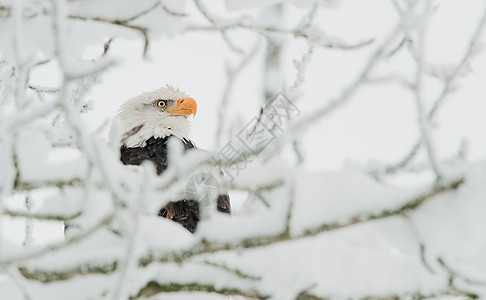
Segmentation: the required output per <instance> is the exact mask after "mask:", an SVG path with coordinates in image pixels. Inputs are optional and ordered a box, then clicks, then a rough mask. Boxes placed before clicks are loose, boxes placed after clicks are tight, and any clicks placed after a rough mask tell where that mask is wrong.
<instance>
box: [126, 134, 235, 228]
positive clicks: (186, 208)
mask: <svg viewBox="0 0 486 300" xmlns="http://www.w3.org/2000/svg"><path fill="white" fill-rule="evenodd" d="M171 138H175V139H177V140H179V141H181V142H182V144H183V145H184V149H185V150H186V151H187V150H190V149H197V148H196V147H195V146H194V144H193V143H192V142H191V141H189V140H187V139H182V140H180V139H178V138H177V137H174V136H168V137H164V138H153V137H152V138H150V139H148V140H147V142H146V145H145V146H144V147H133V148H128V147H126V146H122V147H121V148H120V154H121V161H122V162H123V163H124V164H125V165H140V164H142V163H143V162H144V161H146V160H149V161H151V162H152V163H153V164H154V166H155V168H156V169H157V174H158V175H160V174H162V173H163V172H164V171H165V169H167V167H168V165H167V164H168V160H167V149H168V148H167V143H168V141H169V139H171ZM217 208H218V211H220V212H224V213H228V214H231V205H230V199H229V196H228V195H227V194H223V195H218V198H217ZM159 216H162V217H164V218H168V219H171V220H173V221H175V222H177V223H180V224H182V226H184V227H185V228H186V229H187V230H189V231H190V232H194V231H195V230H196V228H197V223H198V221H199V217H200V216H199V203H198V202H197V201H196V200H194V199H180V200H178V201H173V202H169V203H168V204H167V205H166V206H165V207H163V208H161V209H160V211H159Z"/></svg>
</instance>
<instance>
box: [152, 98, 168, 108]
mask: <svg viewBox="0 0 486 300" xmlns="http://www.w3.org/2000/svg"><path fill="white" fill-rule="evenodd" d="M155 105H156V106H157V107H159V108H164V107H165V106H166V105H167V101H166V100H157V102H155Z"/></svg>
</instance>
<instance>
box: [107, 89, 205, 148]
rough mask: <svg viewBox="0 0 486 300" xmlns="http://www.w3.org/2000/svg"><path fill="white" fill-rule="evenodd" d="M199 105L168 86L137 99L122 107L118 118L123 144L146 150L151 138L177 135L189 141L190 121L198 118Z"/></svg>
mask: <svg viewBox="0 0 486 300" xmlns="http://www.w3.org/2000/svg"><path fill="white" fill-rule="evenodd" d="M196 111H197V104H196V101H195V100H194V99H193V98H190V97H188V95H187V94H186V93H184V92H183V91H181V90H180V89H179V88H177V89H176V88H174V87H172V86H170V85H166V86H165V87H162V88H160V89H158V90H155V91H152V92H147V93H143V94H141V95H139V96H136V97H133V98H131V99H130V100H128V101H127V102H125V103H124V104H122V105H121V106H120V109H119V111H118V113H117V115H116V117H115V126H118V128H117V132H120V133H121V134H122V139H121V143H122V144H123V145H125V146H127V147H143V146H145V142H146V141H147V140H148V139H149V138H151V137H155V138H158V137H165V136H168V135H175V136H177V137H179V138H188V135H189V131H190V129H191V126H190V123H189V119H188V117H189V116H190V115H193V116H196Z"/></svg>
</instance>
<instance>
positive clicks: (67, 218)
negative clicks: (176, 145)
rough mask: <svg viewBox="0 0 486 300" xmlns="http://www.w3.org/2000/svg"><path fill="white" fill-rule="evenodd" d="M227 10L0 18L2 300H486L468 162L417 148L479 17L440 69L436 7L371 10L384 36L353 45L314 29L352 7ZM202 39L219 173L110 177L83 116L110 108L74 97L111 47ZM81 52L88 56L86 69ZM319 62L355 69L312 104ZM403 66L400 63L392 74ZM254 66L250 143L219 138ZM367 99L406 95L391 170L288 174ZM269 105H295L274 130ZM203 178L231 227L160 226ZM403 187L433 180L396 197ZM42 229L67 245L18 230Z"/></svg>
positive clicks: (209, 161)
mask: <svg viewBox="0 0 486 300" xmlns="http://www.w3.org/2000/svg"><path fill="white" fill-rule="evenodd" d="M341 2H342V3H341ZM135 3H136V4H135ZM225 3H226V5H227V6H228V8H229V11H228V12H227V13H221V7H218V6H217V5H214V4H211V2H209V1H203V0H194V1H169V0H165V1H163V0H160V1H155V0H154V1H149V0H144V1H137V2H133V1H114V0H113V1H112V0H103V1H63V0H52V1H3V2H0V41H1V43H0V187H1V190H0V272H1V275H0V298H1V299H22V298H23V299H66V297H68V298H69V299H147V298H148V299H159V297H164V299H165V297H166V298H167V299H172V298H171V297H177V296H180V297H182V298H183V299H186V298H193V299H227V297H226V296H231V297H232V299H301V300H302V299H329V298H330V299H342V298H356V299H366V298H372V299H390V298H437V297H461V298H481V297H485V296H486V273H485V272H484V270H486V259H485V257H486V256H485V249H486V248H485V247H486V232H485V228H486V224H485V221H484V215H485V213H486V202H485V201H484V199H485V197H486V186H485V184H484V182H485V180H486V165H485V162H484V160H482V161H479V162H478V161H467V158H466V157H465V154H464V153H465V150H464V149H465V146H464V147H463V146H461V147H460V149H459V151H457V152H458V154H457V155H455V156H454V157H452V158H450V157H449V158H448V159H444V158H443V156H441V155H440V153H439V151H437V150H438V149H440V147H441V145H440V144H439V143H438V142H437V140H436V139H435V136H436V133H437V128H438V127H440V125H441V124H440V123H438V121H437V114H438V111H440V110H441V109H443V108H444V107H446V105H447V103H448V101H446V100H448V99H449V98H451V95H452V94H453V92H455V91H458V90H459V89H460V88H461V86H460V85H459V81H460V79H462V78H465V77H467V76H469V75H471V74H472V73H473V72H466V71H468V70H469V69H471V70H474V68H469V67H468V66H471V65H472V62H473V59H474V58H475V57H476V56H480V55H481V52H480V51H479V50H480V47H479V45H481V44H482V43H484V31H483V28H484V26H485V22H486V11H484V10H486V7H484V6H483V13H482V15H481V16H480V17H479V18H478V19H477V20H475V21H476V27H475V28H474V29H473V31H472V32H471V33H470V36H469V39H468V41H467V42H466V44H465V45H463V46H464V47H463V48H464V49H465V50H464V53H463V54H462V55H461V57H460V58H459V59H458V60H457V61H454V62H450V63H449V64H447V67H444V65H440V64H434V63H432V60H431V55H433V54H431V53H429V52H428V51H426V50H427V47H426V45H427V39H428V38H430V36H429V35H428V32H429V26H430V24H432V23H433V22H434V20H435V19H434V18H435V15H434V13H435V12H436V11H437V8H436V6H435V4H436V3H435V2H434V1H392V3H388V6H386V5H385V6H384V8H385V9H384V11H387V12H388V13H389V14H393V15H394V16H395V19H393V20H394V25H393V26H390V28H386V29H387V30H386V32H385V33H384V34H382V35H377V36H367V35H365V36H360V37H359V38H356V36H354V37H349V36H348V35H347V34H346V32H345V31H346V30H344V29H343V32H341V31H340V29H339V27H332V26H324V25H323V24H325V23H322V22H323V20H324V21H326V20H327V19H326V17H328V14H329V11H333V12H337V13H338V12H340V10H341V9H343V10H345V9H349V8H348V7H347V5H348V6H349V5H351V6H352V5H353V4H350V3H347V2H346V1H322V2H318V1H302V2H300V1H261V2H258V3H257V2H255V1H248V2H245V3H243V2H242V1H236V0H228V1H226V2H225ZM337 4H341V5H337ZM354 5H357V4H354ZM330 7H332V10H329V8H330ZM386 9H388V10H386ZM275 12H278V13H276V14H274V13H275ZM269 14H272V15H269ZM286 15H291V17H290V19H291V20H292V21H287V19H285V16H286ZM350 22H351V21H350ZM242 32H243V33H244V34H245V35H248V36H250V38H247V39H246V40H245V39H242V38H241V36H240V35H239V34H241V33H242ZM209 34H210V35H217V36H218V37H219V38H220V39H221V41H222V43H221V45H214V47H215V48H216V47H219V46H222V47H224V49H223V50H222V52H221V53H223V54H224V55H226V56H225V57H222V58H221V63H222V64H223V63H224V64H225V66H226V73H225V74H226V75H227V76H226V77H225V78H223V80H222V81H223V84H222V85H221V90H220V91H219V95H220V98H219V100H218V101H217V109H215V111H216V114H215V115H218V120H217V122H216V123H217V124H216V127H215V129H216V130H215V132H216V137H215V140H216V145H217V146H222V147H224V146H223V145H224V143H225V142H228V141H229V140H231V142H232V143H234V144H231V145H235V144H237V142H238V143H239V144H237V145H238V146H237V147H236V148H234V149H233V150H235V151H236V154H237V157H235V156H232V158H233V160H230V159H229V158H228V157H223V156H221V155H218V154H221V152H222V151H220V152H217V150H216V151H215V153H209V152H199V153H192V154H188V155H185V156H182V154H180V155H178V154H174V155H173V156H172V158H171V159H173V161H174V162H176V163H174V164H172V165H171V167H170V168H169V169H168V170H167V171H166V172H165V173H164V174H163V176H156V175H155V172H154V170H153V168H151V166H150V165H142V166H140V167H133V166H125V165H122V164H121V162H120V161H119V152H118V149H116V146H113V145H111V144H110V143H109V141H108V137H106V136H104V135H102V134H100V133H99V132H103V126H102V127H100V128H99V129H97V130H95V131H93V130H90V129H88V128H89V126H88V124H86V121H85V119H84V118H83V117H84V116H85V115H86V114H90V113H92V112H93V111H95V112H96V111H97V109H98V105H99V104H101V101H115V100H112V99H91V98H90V92H91V91H92V88H93V87H103V81H102V79H103V76H105V75H106V74H109V70H110V68H113V67H114V66H115V64H116V63H119V61H118V60H116V59H114V58H115V57H116V55H112V52H113V51H115V50H116V47H117V44H116V41H117V40H122V39H136V40H137V41H141V43H142V48H141V49H140V51H139V52H137V58H138V57H139V56H143V57H144V58H151V52H150V47H151V45H152V44H153V43H152V42H153V41H154V40H157V39H158V38H159V37H160V36H161V35H163V36H167V35H168V36H172V37H180V36H184V35H209ZM348 34H349V32H348ZM246 41H250V42H249V43H246ZM166 42H167V43H171V42H172V40H168V41H166ZM90 45H91V46H92V45H96V47H97V49H98V50H99V51H98V52H97V53H98V56H96V57H95V58H94V59H90V60H88V59H85V58H84V57H85V49H86V47H87V46H90ZM262 45H264V46H265V47H263V46H262ZM292 47H300V48H298V49H300V50H299V51H297V52H299V53H298V55H295V56H290V55H289V53H294V54H295V53H296V50H295V48H292ZM263 49H264V50H263ZM196 50H198V49H196ZM219 50H221V49H219ZM292 51H293V52H292ZM263 52H265V53H263ZM191 53H192V52H191ZM194 53H196V52H194ZM336 53H339V55H344V56H345V57H346V59H348V58H349V59H355V57H358V59H357V60H354V62H357V63H356V66H355V67H356V68H355V69H353V70H354V72H349V74H348V73H346V74H345V76H344V79H345V80H343V82H342V83H341V84H342V85H341V86H339V88H338V89H337V90H336V91H337V92H336V93H334V94H333V95H330V96H327V94H325V95H326V96H325V97H322V98H319V99H314V100H316V101H310V100H312V99H309V98H306V96H307V95H308V94H309V93H312V89H313V88H314V87H312V84H309V81H310V80H309V73H310V71H311V69H316V68H318V69H322V70H324V69H326V68H327V67H328V66H327V65H326V64H324V65H319V62H322V61H319V60H318V58H319V57H322V56H324V57H325V58H326V59H328V58H327V55H331V57H334V56H332V55H335V54H336ZM197 54H198V55H199V53H197ZM275 54H277V55H275ZM336 57H337V56H336ZM404 57H405V58H404ZM402 59H405V60H406V62H407V67H406V68H405V67H403V68H397V67H396V65H394V63H395V62H396V61H395V60H402ZM287 60H288V61H287ZM235 61H236V63H234V62H235ZM252 65H253V69H255V67H254V66H255V65H257V66H258V69H259V70H260V71H261V72H262V74H263V75H262V78H263V82H261V83H260V84H259V87H260V89H261V91H259V93H260V100H261V101H259V102H258V103H259V107H258V109H255V112H254V119H252V122H250V123H248V124H250V125H251V126H249V127H248V128H243V129H245V130H248V131H242V130H241V128H237V130H235V124H236V122H234V120H237V118H232V116H233V115H231V113H232V112H231V110H232V108H234V107H236V108H237V109H239V108H240V106H239V105H240V103H237V102H235V101H232V100H231V98H232V96H235V93H236V91H238V85H239V84H241V81H242V80H243V78H248V75H247V74H245V72H246V71H247V70H249V69H252ZM288 65H290V66H291V68H293V69H292V72H289V70H288V69H289V68H288ZM286 66H287V67H286ZM191 67H193V66H182V68H187V69H190V68H191ZM42 68H46V69H44V71H39V70H40V69H42ZM46 70H48V71H46ZM341 71H342V70H340V69H336V70H333V72H334V73H335V74H334V75H335V76H340V75H342V74H340V72H341ZM36 72H41V73H42V72H44V73H43V74H44V75H45V76H52V77H53V78H54V77H55V79H53V80H51V81H50V82H51V84H44V83H42V80H40V81H36V80H34V79H33V78H35V76H34V74H35V73H36ZM314 72H315V70H314ZM319 74H320V73H319ZM323 74H324V73H323ZM245 76H246V77H245ZM134 77H136V76H134ZM208 77H209V76H208ZM322 78H323V79H322V82H320V84H322V86H323V87H324V88H326V89H328V88H330V86H329V83H328V82H327V81H326V78H325V77H324V76H323V77H322ZM51 79H52V78H51ZM310 79H315V78H310ZM134 80H137V78H134ZM208 80H209V79H208ZM247 80H248V79H247ZM252 80H253V78H252ZM431 80H434V81H432V82H433V83H431ZM380 84H387V85H388V84H389V86H387V87H390V86H393V88H394V89H396V91H397V92H398V91H402V90H405V91H407V93H409V94H410V97H411V103H412V106H413V107H414V108H415V110H414V111H415V115H414V116H415V119H413V120H412V122H411V124H413V126H411V127H413V128H411V131H414V133H415V135H414V137H415V138H416V140H415V143H413V142H412V143H411V145H410V148H411V150H410V151H408V152H405V153H404V155H403V157H402V158H401V159H399V161H397V162H395V163H393V162H392V163H390V161H388V162H386V161H384V162H382V161H375V162H370V163H369V164H366V165H365V166H362V164H359V163H354V164H352V163H350V164H349V166H348V167H347V168H344V169H341V170H332V169H330V168H329V169H328V168H324V169H320V170H318V171H310V170H309V166H308V165H305V164H304V162H307V163H308V164H309V163H311V164H312V163H316V166H317V165H318V163H319V162H315V161H312V160H310V162H309V160H308V159H307V157H308V156H309V152H310V151H309V149H308V148H306V146H305V141H304V140H305V134H307V133H309V132H311V130H310V129H311V128H313V127H314V126H318V124H319V123H320V122H322V121H326V120H329V119H330V118H332V117H333V116H335V115H337V114H338V112H339V111H345V110H346V109H349V107H352V106H353V105H358V102H366V101H370V103H371V100H372V99H362V98H361V97H362V96H361V95H362V94H361V92H362V91H363V90H366V89H371V88H374V87H376V86H379V85H380ZM120 88H121V89H123V87H120ZM318 88H321V87H320V86H319V87H318ZM434 88H436V89H435V90H434ZM279 89H281V90H282V91H283V94H284V95H285V98H284V99H287V101H289V102H290V104H291V106H289V107H291V108H294V110H292V109H290V110H286V112H287V113H289V114H291V115H292V118H290V117H288V116H287V117H288V118H287V119H286V120H287V121H288V122H287V123H285V124H283V123H277V122H275V121H274V120H273V121H272V119H271V117H272V116H273V117H275V116H276V115H275V113H276V112H278V110H277V108H278V109H282V106H278V107H277V106H272V105H273V104H272V103H273V102H272V101H273V100H274V99H277V101H278V99H279V98H278V97H277V98H274V97H272V96H273V95H271V94H272V93H277V92H278V90H279ZM431 91H432V92H431ZM139 92H142V91H139ZM365 98H366V97H365ZM280 100H282V99H281V98H280ZM390 101H394V99H390ZM451 102H452V99H451ZM282 103H284V102H279V104H280V105H282ZM117 104H119V102H113V105H117ZM260 106H261V107H260ZM249 107H250V105H249ZM289 107H287V109H288V108H289ZM309 108H311V109H309ZM377 109H380V108H377ZM280 112H282V111H281V110H280ZM277 116H279V117H282V116H283V115H277ZM106 117H109V116H106ZM279 120H280V119H279ZM280 121H281V120H280ZM348 121H349V120H348ZM348 121H346V122H348ZM272 122H273V123H272ZM341 126H342V127H345V124H341ZM228 128H230V129H228ZM262 128H266V129H267V130H268V133H269V134H270V135H269V137H271V138H270V141H271V142H269V143H268V144H266V145H265V147H255V148H252V147H251V146H252V145H253V144H251V142H248V144H245V145H243V144H242V143H241V142H242V141H243V140H244V137H245V133H246V134H247V135H246V138H248V135H251V134H249V133H251V132H257V130H256V129H262ZM339 129H341V128H337V129H335V130H339ZM235 132H236V133H237V134H234V138H233V136H232V135H233V133H235ZM242 133H243V134H242ZM340 134H341V133H340ZM232 138H233V139H232ZM349 138H350V139H353V138H354V137H349ZM380 140H382V139H380ZM324 142H325V143H327V144H331V143H333V141H324ZM227 145H230V144H227ZM462 145H464V143H462ZM240 146H241V147H240ZM316 146H319V145H316ZM238 147H239V148H238ZM289 149H290V153H291V154H290V155H287V154H288V153H287V152H288V151H287V150H289ZM320 155H322V156H326V155H329V154H328V153H321V154H320ZM482 159H484V157H483V158H482ZM293 161H295V163H294V162H293ZM242 165H243V166H244V167H241V166H242ZM351 165H352V166H351ZM208 166H210V167H215V166H217V167H218V169H219V168H221V169H223V170H224V171H225V172H226V171H230V172H227V175H228V176H227V177H226V179H225V180H222V181H221V182H220V184H221V188H225V189H228V190H229V191H230V194H231V195H237V194H240V195H241V194H244V195H245V196H246V197H247V200H246V202H245V203H244V204H243V205H241V208H239V209H238V211H237V212H236V213H235V214H234V215H233V216H232V217H230V216H228V215H223V214H211V215H210V216H211V217H210V218H209V219H207V220H206V219H205V220H202V221H201V222H200V223H199V227H198V229H197V231H196V232H195V234H191V233H189V232H188V231H186V230H185V229H184V228H182V227H181V226H179V225H178V224H176V223H174V222H171V221H168V220H166V219H163V218H160V217H158V216H157V212H158V210H159V209H160V207H162V206H164V204H165V203H167V202H168V201H171V199H173V198H174V197H176V196H177V195H180V194H181V193H184V189H185V187H186V183H187V178H188V177H189V176H191V175H192V174H194V173H196V172H199V171H203V170H205V169H206V168H207V167H208ZM238 166H239V168H237V167H238ZM233 171H234V172H233ZM231 172H233V173H231ZM414 172H424V173H426V174H429V175H430V174H431V175H432V176H431V179H430V180H429V179H424V180H417V181H415V182H414V183H413V184H406V185H405V184H401V183H400V182H399V181H398V183H397V182H396V181H394V180H395V178H394V177H393V176H394V175H397V174H398V175H407V174H410V173H412V174H414ZM229 175H231V178H230V176H229ZM412 176H413V175H412ZM233 199H237V197H234V198H233ZM25 220H27V221H25ZM17 221H18V222H24V221H25V224H26V225H25V236H26V237H25V241H24V243H23V244H16V243H13V242H12V241H11V239H8V235H7V233H8V232H9V231H10V230H11V227H8V226H11V224H13V222H17ZM46 224H50V225H53V226H55V227H57V228H58V229H59V228H61V227H63V226H66V234H65V236H63V237H62V238H58V239H53V240H51V241H47V242H42V243H36V240H37V239H39V238H42V236H43V235H49V233H50V232H48V231H46V230H44V232H42V231H40V230H39V231H36V228H38V227H41V226H44V225H46ZM23 234H24V233H23ZM182 298H178V299H182ZM174 299H176V298H174Z"/></svg>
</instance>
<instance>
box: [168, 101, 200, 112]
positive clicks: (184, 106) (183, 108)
mask: <svg viewBox="0 0 486 300" xmlns="http://www.w3.org/2000/svg"><path fill="white" fill-rule="evenodd" d="M168 112H170V113H171V116H185V117H188V116H190V115H193V116H194V117H195V116H196V112H197V103H196V100H194V99H193V98H181V99H179V100H177V106H176V107H175V108H173V109H171V110H169V111H168Z"/></svg>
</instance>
